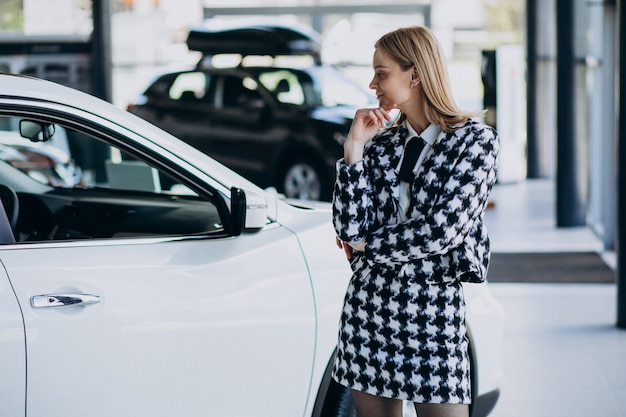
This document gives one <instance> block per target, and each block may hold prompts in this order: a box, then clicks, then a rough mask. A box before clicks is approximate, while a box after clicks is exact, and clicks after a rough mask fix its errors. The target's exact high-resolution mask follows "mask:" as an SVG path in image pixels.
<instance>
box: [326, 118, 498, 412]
mask: <svg viewBox="0 0 626 417" xmlns="http://www.w3.org/2000/svg"><path fill="white" fill-rule="evenodd" d="M407 134H408V131H407V129H406V127H405V125H403V124H400V125H397V126H395V127H391V128H388V129H386V130H383V131H382V132H381V133H379V134H378V135H377V136H375V137H374V138H373V139H372V140H371V141H370V142H368V144H367V146H366V150H365V156H364V158H363V160H362V161H360V162H358V163H355V164H350V165H348V164H345V163H344V162H343V160H340V161H338V162H337V179H336V183H335V189H334V196H333V224H334V226H335V230H336V232H337V235H338V237H339V238H340V239H341V240H343V241H345V242H352V243H356V242H359V241H360V240H362V239H365V242H366V244H365V252H355V253H354V254H353V258H352V259H351V267H352V270H353V272H354V274H353V277H352V279H351V281H350V284H349V286H348V289H347V292H346V297H345V302H344V307H343V311H342V315H341V323H340V334H339V344H338V353H337V358H336V360H335V363H334V367H333V377H334V378H335V380H336V381H337V382H339V383H340V384H342V385H345V386H347V387H350V388H353V389H355V390H358V391H364V392H367V393H369V394H373V395H377V396H383V397H387V398H397V399H403V400H409V401H413V402H419V403H449V404H463V403H469V402H470V401H471V397H470V381H469V359H468V342H467V338H466V327H465V301H464V298H463V289H462V287H461V282H482V281H484V280H485V276H486V273H487V268H488V264H489V240H488V237H487V232H486V229H485V227H484V223H483V213H484V210H485V207H486V204H487V198H488V195H489V192H490V190H491V188H492V186H493V184H494V183H495V179H496V165H497V155H498V150H499V139H498V136H497V134H496V132H495V131H494V130H493V129H492V128H491V127H489V126H487V125H484V124H482V123H479V122H477V121H474V120H469V121H468V122H466V123H465V124H464V125H462V126H460V127H458V128H457V129H456V130H454V131H453V132H451V133H447V132H443V131H442V132H441V133H440V134H439V136H438V137H437V140H436V142H435V143H434V145H433V146H432V148H431V149H430V150H429V151H428V153H427V154H426V158H425V160H424V161H423V163H422V164H421V165H420V167H419V168H418V171H417V174H416V177H415V180H414V182H413V184H412V185H411V201H410V205H409V208H408V210H407V215H408V216H407V217H408V220H405V221H402V220H401V215H400V212H399V203H398V202H399V192H400V190H399V179H398V177H397V171H396V167H397V166H398V163H399V161H400V158H401V155H402V151H403V144H404V142H405V139H406V136H407Z"/></svg>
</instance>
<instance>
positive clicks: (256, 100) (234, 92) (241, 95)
mask: <svg viewBox="0 0 626 417" xmlns="http://www.w3.org/2000/svg"><path fill="white" fill-rule="evenodd" d="M221 81H222V84H221V86H218V92H217V96H218V97H220V100H218V103H220V104H221V106H223V107H225V108H228V107H230V108H237V109H239V108H242V109H243V108H246V109H254V108H257V109H260V108H262V107H263V106H264V104H265V101H264V100H263V97H262V96H261V93H259V90H258V88H259V86H258V84H257V82H256V81H255V80H254V79H253V78H251V77H243V78H242V77H237V76H230V75H226V76H224V77H222V80H221ZM216 105H217V103H216ZM218 107H219V105H218Z"/></svg>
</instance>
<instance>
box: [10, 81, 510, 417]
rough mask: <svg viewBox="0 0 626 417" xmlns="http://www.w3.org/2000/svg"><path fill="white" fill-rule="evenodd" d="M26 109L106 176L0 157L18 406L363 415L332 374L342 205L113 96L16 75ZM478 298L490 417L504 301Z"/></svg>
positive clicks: (344, 273)
mask: <svg viewBox="0 0 626 417" xmlns="http://www.w3.org/2000/svg"><path fill="white" fill-rule="evenodd" d="M24 120H26V121H29V122H33V123H35V124H37V125H39V126H40V128H41V129H42V130H43V131H47V129H49V128H50V127H51V126H54V132H55V133H54V135H53V136H52V138H51V139H50V141H51V143H54V140H55V136H56V135H62V134H66V135H68V134H69V135H70V136H72V134H76V135H74V136H73V137H75V138H77V140H80V141H81V145H84V149H92V150H93V149H96V150H98V152H96V153H94V154H93V155H92V157H93V158H94V159H97V161H95V162H93V161H89V160H87V159H86V158H82V159H81V158H78V159H79V160H83V161H84V163H86V164H87V166H88V168H89V169H91V168H92V167H100V168H98V170H99V171H101V172H97V173H96V174H94V175H95V176H94V178H97V181H93V182H85V181H83V182H81V183H80V184H79V185H78V186H76V187H71V188H66V187H59V186H57V185H54V184H42V183H40V182H37V181H35V180H34V179H33V178H32V177H30V176H29V175H27V174H26V173H24V172H22V171H20V170H19V169H16V168H15V167H13V166H11V165H10V164H8V163H5V162H3V161H0V185H1V186H0V191H1V190H2V189H6V190H8V191H9V192H8V193H4V192H0V198H1V200H2V205H1V207H3V208H5V210H6V211H7V214H8V216H4V215H2V213H1V211H0V239H2V241H0V262H1V263H2V268H0V306H2V307H1V308H2V314H1V315H0V347H1V348H2V352H3V354H2V355H0V367H1V368H2V373H0V401H1V402H2V407H3V411H2V413H3V415H9V416H17V415H23V416H26V417H34V416H41V415H46V416H51V417H61V416H63V417H64V416H66V415H67V413H68V410H81V413H84V414H88V415H89V416H93V417H112V416H155V417H158V416H163V417H165V416H172V415H176V416H179V415H181V416H182V415H184V416H204V415H207V413H208V414H214V415H219V416H229V415H262V416H274V417H280V416H285V417H287V416H294V415H302V416H311V417H313V416H315V417H318V416H329V415H333V416H346V417H347V416H348V415H352V413H353V409H352V408H351V406H350V402H349V401H350V393H349V392H348V391H347V390H346V389H345V388H342V387H340V386H338V385H337V384H335V383H334V382H332V381H331V380H330V377H329V375H330V368H329V364H330V363H331V362H332V357H333V354H334V351H335V347H336V343H337V323H338V318H339V312H340V309H341V305H342V298H343V295H344V292H345V288H346V285H347V280H348V279H349V277H350V275H351V273H350V269H349V266H348V263H347V261H346V259H345V258H344V257H343V254H342V252H341V251H339V250H338V249H337V248H336V247H335V245H334V232H333V229H332V226H331V224H330V205H329V204H328V203H322V202H314V203H309V202H307V201H302V200H299V201H298V202H297V203H298V204H297V205H292V204H289V203H288V202H287V201H283V200H280V199H278V198H277V194H276V193H272V192H267V191H264V190H262V189H260V188H258V187H257V186H255V185H254V184H253V183H251V182H249V181H248V180H246V179H244V178H243V177H241V176H239V175H237V174H235V173H234V172H233V171H231V170H229V169H227V168H226V167H224V166H223V165H221V164H219V163H217V162H216V161H214V160H213V159H212V158H210V157H208V156H207V155H205V154H204V153H202V152H200V151H198V150H197V149H195V148H193V147H191V146H189V145H187V144H185V143H184V142H182V141H180V140H179V139H177V138H175V137H173V136H171V135H169V134H167V133H165V132H164V131H162V130H160V129H158V128H156V127H154V126H153V125H151V124H150V123H147V122H145V121H144V120H141V119H139V118H137V117H136V116H134V115H132V114H130V113H128V112H126V111H123V110H120V109H117V108H115V107H114V106H112V105H111V104H109V103H105V102H103V101H101V100H99V99H96V98H94V97H91V96H88V95H86V94H84V93H80V92H78V91H75V90H71V89H68V88H66V87H62V86H60V85H57V84H53V83H49V82H45V81H41V80H36V79H30V78H25V77H20V76H10V75H6V74H0V123H4V122H6V123H5V125H6V126H14V127H15V130H14V131H15V132H18V131H19V128H18V127H16V126H19V125H20V123H19V122H20V121H24ZM24 140H25V141H27V139H24ZM91 142H94V144H89V143H91ZM96 143H97V145H96ZM73 149H74V150H76V149H83V148H81V147H73ZM71 150H72V149H70V151H71ZM70 156H73V154H72V153H71V154H70ZM12 199H14V200H12ZM11 202H13V203H11ZM14 217H16V218H17V221H16V222H10V221H9V220H8V218H14ZM6 231H8V233H5V232H6ZM466 298H467V303H468V326H469V328H470V329H471V332H472V333H471V337H470V340H471V346H472V355H471V361H472V369H473V374H472V387H473V392H474V398H475V400H474V402H475V404H474V405H473V407H474V408H473V410H474V411H473V414H472V416H473V417H477V416H480V415H486V413H488V411H489V410H490V409H491V407H492V406H493V404H494V403H495V400H496V399H497V393H498V389H499V378H500V364H499V360H498V357H499V354H500V349H501V340H500V338H501V330H502V329H501V326H502V323H501V311H500V307H499V306H498V304H497V302H496V301H495V300H494V299H493V297H492V296H491V294H490V292H489V289H488V287H487V286H486V285H472V287H471V288H470V287H468V288H467V291H466ZM268 381H271V383H268ZM346 405H347V406H348V407H346ZM233 407H236V410H235V409H234V408H233Z"/></svg>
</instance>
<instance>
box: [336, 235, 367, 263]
mask: <svg viewBox="0 0 626 417" xmlns="http://www.w3.org/2000/svg"><path fill="white" fill-rule="evenodd" d="M335 242H336V243H337V247H339V249H343V252H344V253H345V254H346V258H347V259H348V260H350V259H352V253H353V252H354V251H357V252H363V251H365V239H363V240H361V241H360V242H357V243H352V244H350V243H346V242H344V241H342V240H341V239H339V238H338V237H335Z"/></svg>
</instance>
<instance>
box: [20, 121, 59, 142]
mask: <svg viewBox="0 0 626 417" xmlns="http://www.w3.org/2000/svg"><path fill="white" fill-rule="evenodd" d="M20 135H21V136H22V137H23V138H26V139H28V140H30V141H31V142H47V141H48V140H49V139H50V138H51V137H52V136H53V135H54V125H53V124H51V123H43V122H34V121H32V120H20Z"/></svg>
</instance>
